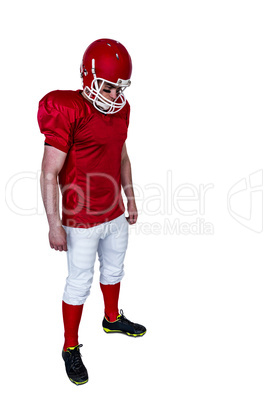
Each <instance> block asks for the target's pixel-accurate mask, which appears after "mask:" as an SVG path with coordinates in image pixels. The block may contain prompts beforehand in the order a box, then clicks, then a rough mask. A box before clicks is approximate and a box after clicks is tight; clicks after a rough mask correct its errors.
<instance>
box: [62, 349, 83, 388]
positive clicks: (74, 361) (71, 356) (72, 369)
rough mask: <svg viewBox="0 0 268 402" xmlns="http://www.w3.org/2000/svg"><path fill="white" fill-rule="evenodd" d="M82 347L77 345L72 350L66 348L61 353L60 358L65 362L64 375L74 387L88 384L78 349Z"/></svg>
mask: <svg viewBox="0 0 268 402" xmlns="http://www.w3.org/2000/svg"><path fill="white" fill-rule="evenodd" d="M82 346H83V345H77V346H75V347H74V348H67V351H66V352H65V351H64V350H63V351H62V358H63V360H64V361H65V368H66V373H67V375H68V377H69V379H70V380H71V381H72V382H73V383H74V384H76V385H82V384H85V383H86V382H88V374H87V369H86V368H85V366H84V364H83V362H82V359H81V353H80V350H79V348H81V347H82Z"/></svg>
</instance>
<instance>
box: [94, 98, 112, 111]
mask: <svg viewBox="0 0 268 402" xmlns="http://www.w3.org/2000/svg"><path fill="white" fill-rule="evenodd" d="M95 103H96V105H97V106H98V107H99V108H101V109H103V110H104V111H107V110H108V109H110V106H109V105H106V104H105V103H103V102H100V101H98V100H96V102H95Z"/></svg>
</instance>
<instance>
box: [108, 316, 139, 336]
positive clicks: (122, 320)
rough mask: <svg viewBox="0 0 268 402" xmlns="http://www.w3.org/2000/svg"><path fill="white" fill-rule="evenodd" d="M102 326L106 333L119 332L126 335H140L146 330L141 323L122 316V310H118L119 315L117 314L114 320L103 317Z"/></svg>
mask: <svg viewBox="0 0 268 402" xmlns="http://www.w3.org/2000/svg"><path fill="white" fill-rule="evenodd" d="M102 326H103V329H104V331H105V332H106V333H107V334H109V333H113V332H119V333H122V334H126V335H128V336H142V335H144V334H145V332H146V328H145V327H144V326H143V325H140V324H135V323H134V322H131V321H129V320H128V319H127V318H126V317H125V316H124V313H123V310H120V315H118V316H117V319H116V321H113V322H111V321H108V320H107V319H106V317H104V319H103V321H102Z"/></svg>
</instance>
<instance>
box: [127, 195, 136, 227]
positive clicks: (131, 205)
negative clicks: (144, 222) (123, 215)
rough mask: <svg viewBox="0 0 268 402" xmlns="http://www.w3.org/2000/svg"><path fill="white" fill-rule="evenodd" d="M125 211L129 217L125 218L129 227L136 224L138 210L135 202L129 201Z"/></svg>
mask: <svg viewBox="0 0 268 402" xmlns="http://www.w3.org/2000/svg"><path fill="white" fill-rule="evenodd" d="M127 210H128V215H129V216H128V217H127V221H128V223H129V224H130V225H133V224H134V223H136V222H137V219H138V210H137V207H136V203H135V201H129V202H128V203H127Z"/></svg>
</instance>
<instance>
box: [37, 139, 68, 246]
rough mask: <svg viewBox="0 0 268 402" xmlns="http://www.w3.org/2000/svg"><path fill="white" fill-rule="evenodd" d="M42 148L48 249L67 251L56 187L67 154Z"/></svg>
mask: <svg viewBox="0 0 268 402" xmlns="http://www.w3.org/2000/svg"><path fill="white" fill-rule="evenodd" d="M44 148H45V149H44V156H43V161H42V168H41V178H40V184H41V193H42V198H43V202H44V206H45V210H46V214H47V220H48V224H49V242H50V247H51V248H54V249H55V250H59V251H63V250H64V251H67V241H66V233H65V230H64V229H63V227H62V223H61V219H60V212H59V186H58V174H59V172H60V171H61V169H62V167H63V164H64V162H65V159H66V156H67V154H66V153H65V152H62V151H60V150H59V149H57V148H54V147H52V146H45V147H44Z"/></svg>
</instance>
